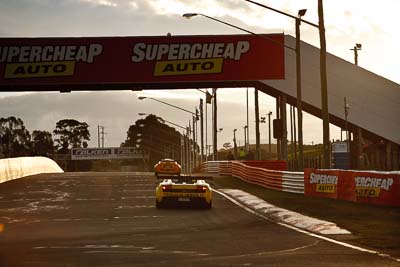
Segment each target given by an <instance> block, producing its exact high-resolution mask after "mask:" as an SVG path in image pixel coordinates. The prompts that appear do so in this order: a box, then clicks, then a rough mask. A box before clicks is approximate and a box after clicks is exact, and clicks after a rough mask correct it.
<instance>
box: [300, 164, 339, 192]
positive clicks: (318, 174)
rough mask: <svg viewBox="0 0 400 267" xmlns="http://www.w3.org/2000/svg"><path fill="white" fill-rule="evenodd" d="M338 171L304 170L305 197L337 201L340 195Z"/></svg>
mask: <svg viewBox="0 0 400 267" xmlns="http://www.w3.org/2000/svg"><path fill="white" fill-rule="evenodd" d="M338 180H339V171H338V170H332V171H329V170H316V169H305V170H304V195H306V196H316V197H327V198H333V199H336V198H337V195H338Z"/></svg>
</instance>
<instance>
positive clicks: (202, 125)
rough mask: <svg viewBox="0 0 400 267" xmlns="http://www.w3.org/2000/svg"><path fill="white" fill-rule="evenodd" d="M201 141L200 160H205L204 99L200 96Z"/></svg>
mask: <svg viewBox="0 0 400 267" xmlns="http://www.w3.org/2000/svg"><path fill="white" fill-rule="evenodd" d="M200 143H201V157H200V160H201V162H203V157H204V116H203V99H202V98H200Z"/></svg>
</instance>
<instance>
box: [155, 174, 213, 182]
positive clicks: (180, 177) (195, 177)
mask: <svg viewBox="0 0 400 267" xmlns="http://www.w3.org/2000/svg"><path fill="white" fill-rule="evenodd" d="M156 179H157V180H164V179H172V180H178V181H181V182H194V181H197V180H205V181H207V182H209V181H213V176H212V175H210V174H194V175H189V174H181V175H171V174H159V175H158V176H156Z"/></svg>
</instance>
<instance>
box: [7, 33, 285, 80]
mask: <svg viewBox="0 0 400 267" xmlns="http://www.w3.org/2000/svg"><path fill="white" fill-rule="evenodd" d="M271 40H272V41H271ZM280 43H281V44H283V43H284V36H283V34H270V35H264V38H262V37H260V36H254V35H222V36H221V35H218V36H159V37H92V38H1V39H0V87H5V86H11V85H71V84H74V85H77V84H78V85H85V84H89V85H96V84H102V85H107V84H134V83H165V82H207V81H251V80H264V79H284V78H285V77H284V47H283V46H282V45H280Z"/></svg>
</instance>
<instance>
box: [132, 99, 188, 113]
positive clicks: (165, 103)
mask: <svg viewBox="0 0 400 267" xmlns="http://www.w3.org/2000/svg"><path fill="white" fill-rule="evenodd" d="M138 99H139V100H143V99H151V100H154V101H157V102H159V103H162V104H164V105H168V106H170V107H174V108H177V109H180V110H182V111H185V112H187V113H190V114H192V115H193V116H196V113H194V112H192V111H190V110H187V109H184V108H181V107H178V106H175V105H172V104H170V103H167V102H164V101H161V100H159V99H156V98H153V97H148V96H139V97H138Z"/></svg>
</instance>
